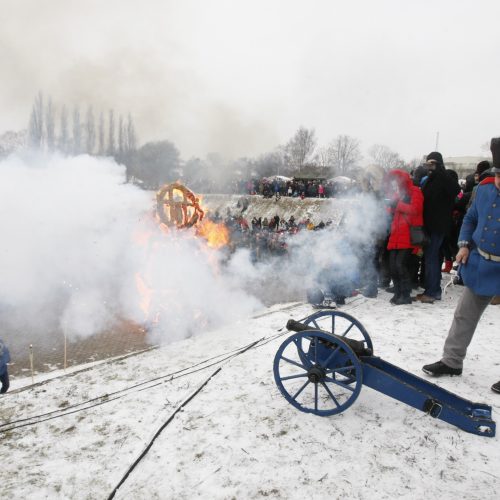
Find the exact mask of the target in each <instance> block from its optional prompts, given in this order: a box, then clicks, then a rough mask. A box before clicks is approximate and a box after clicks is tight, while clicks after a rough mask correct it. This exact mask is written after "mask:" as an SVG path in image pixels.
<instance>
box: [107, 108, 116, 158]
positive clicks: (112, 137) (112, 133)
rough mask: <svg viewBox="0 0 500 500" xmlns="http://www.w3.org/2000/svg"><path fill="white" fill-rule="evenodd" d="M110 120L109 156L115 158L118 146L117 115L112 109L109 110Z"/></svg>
mask: <svg viewBox="0 0 500 500" xmlns="http://www.w3.org/2000/svg"><path fill="white" fill-rule="evenodd" d="M108 116H109V118H108V155H109V156H113V155H114V154H115V149H116V144H115V113H114V111H113V110H112V109H110V110H109V115H108Z"/></svg>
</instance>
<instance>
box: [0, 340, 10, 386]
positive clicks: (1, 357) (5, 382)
mask: <svg viewBox="0 0 500 500" xmlns="http://www.w3.org/2000/svg"><path fill="white" fill-rule="evenodd" d="M9 362H10V353H9V350H8V349H7V346H6V345H5V344H4V343H3V340H2V339H0V382H1V383H2V388H1V389H0V394H3V393H4V392H7V391H8V390H9V372H8V368H7V363H9Z"/></svg>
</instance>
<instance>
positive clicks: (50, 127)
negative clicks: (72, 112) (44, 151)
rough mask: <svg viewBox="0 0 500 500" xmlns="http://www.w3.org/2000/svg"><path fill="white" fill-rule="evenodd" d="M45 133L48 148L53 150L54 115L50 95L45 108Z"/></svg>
mask: <svg viewBox="0 0 500 500" xmlns="http://www.w3.org/2000/svg"><path fill="white" fill-rule="evenodd" d="M45 134H46V138H47V148H48V150H49V151H54V148H55V145H56V117H55V112H54V106H53V105H52V98H51V97H49V102H48V103H47V107H46V109H45Z"/></svg>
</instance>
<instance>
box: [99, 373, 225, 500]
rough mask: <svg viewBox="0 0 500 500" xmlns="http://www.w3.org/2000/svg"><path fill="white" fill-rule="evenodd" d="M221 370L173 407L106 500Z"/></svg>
mask: <svg viewBox="0 0 500 500" xmlns="http://www.w3.org/2000/svg"><path fill="white" fill-rule="evenodd" d="M221 370H222V368H221V367H219V368H217V370H215V371H214V372H213V373H212V375H210V377H208V378H207V379H206V380H205V382H203V384H201V385H200V387H198V389H196V391H194V392H193V393H192V394H191V395H190V396H189V397H188V398H187V399H185V400H184V401H183V402H182V403H181V404H180V405H179V406H178V407H177V408H176V409H175V411H174V412H173V413H172V415H170V417H168V419H167V420H166V421H165V422H164V423H163V424H162V425H161V426H160V428H159V429H158V430H157V431H156V432H155V434H154V436H153V438H152V439H151V441H149V443H148V444H147V446H146V448H144V450H143V451H142V453H141V454H140V455H139V456H138V457H137V458H136V459H135V461H134V463H133V464H132V465H131V466H130V467H129V468H128V469H127V472H125V474H124V475H123V477H122V478H121V479H120V481H119V483H118V484H117V485H116V486H115V487H114V488H113V491H112V492H111V494H110V495H109V496H108V500H111V499H113V498H114V497H115V495H116V492H117V491H118V489H119V488H120V486H121V485H122V484H123V483H124V482H125V481H126V480H127V478H128V477H129V476H130V473H131V472H132V471H133V470H134V469H135V468H136V467H137V466H138V465H139V462H140V461H141V460H142V459H143V458H144V457H145V456H146V455H147V453H148V451H149V450H150V449H151V447H152V446H153V443H154V442H155V441H156V438H157V437H158V436H159V435H160V434H161V433H162V431H163V429H165V427H167V425H168V424H169V423H170V422H172V420H173V419H174V417H175V416H176V415H177V413H179V412H180V411H181V410H182V408H184V406H186V405H187V404H188V403H189V402H190V401H191V400H192V399H193V398H194V397H195V396H196V395H197V394H198V393H199V392H200V391H201V390H202V389H203V388H204V387H205V386H206V385H207V384H208V383H209V382H210V380H211V379H212V377H214V376H215V375H217V374H218V373H219V372H220V371H221Z"/></svg>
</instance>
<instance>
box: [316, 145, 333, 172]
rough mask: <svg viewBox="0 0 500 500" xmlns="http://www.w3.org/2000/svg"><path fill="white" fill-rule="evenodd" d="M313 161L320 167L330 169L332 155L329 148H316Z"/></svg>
mask: <svg viewBox="0 0 500 500" xmlns="http://www.w3.org/2000/svg"><path fill="white" fill-rule="evenodd" d="M315 160H316V163H317V164H318V165H319V166H320V167H331V166H332V165H333V153H332V148H331V146H323V147H321V148H318V149H317V152H316V157H315Z"/></svg>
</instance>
